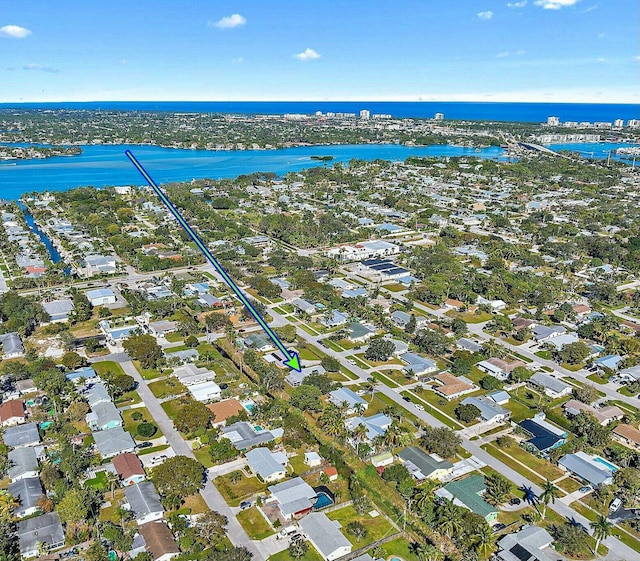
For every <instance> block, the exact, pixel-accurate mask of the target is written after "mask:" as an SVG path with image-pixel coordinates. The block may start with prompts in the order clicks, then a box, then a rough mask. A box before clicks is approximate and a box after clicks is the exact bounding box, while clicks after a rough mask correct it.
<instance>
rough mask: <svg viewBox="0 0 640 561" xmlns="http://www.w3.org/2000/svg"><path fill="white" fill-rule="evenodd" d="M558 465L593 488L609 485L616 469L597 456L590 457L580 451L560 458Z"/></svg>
mask: <svg viewBox="0 0 640 561" xmlns="http://www.w3.org/2000/svg"><path fill="white" fill-rule="evenodd" d="M558 465H559V466H560V467H561V468H563V469H565V470H566V471H568V472H570V473H572V474H574V475H575V476H577V477H579V478H580V479H582V480H584V481H586V482H587V483H589V484H591V485H593V486H594V487H595V486H597V485H600V484H604V485H611V483H613V474H614V472H615V471H616V470H617V469H618V468H617V466H614V465H613V464H611V463H610V462H607V461H605V460H603V459H602V458H600V457H599V456H590V455H589V454H585V453H584V452H582V451H581V452H576V453H575V454H566V455H565V456H562V458H560V459H559V460H558ZM609 466H612V467H609Z"/></svg>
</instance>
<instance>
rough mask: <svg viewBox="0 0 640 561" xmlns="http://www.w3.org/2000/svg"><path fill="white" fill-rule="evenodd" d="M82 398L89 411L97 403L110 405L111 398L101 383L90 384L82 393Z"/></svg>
mask: <svg viewBox="0 0 640 561" xmlns="http://www.w3.org/2000/svg"><path fill="white" fill-rule="evenodd" d="M84 397H85V398H86V400H87V403H88V404H89V407H91V409H93V408H94V407H95V406H96V405H97V404H98V403H111V396H110V395H109V392H108V391H107V388H106V387H105V385H104V384H103V383H102V382H95V383H94V384H91V385H90V386H89V387H88V388H87V389H86V390H85V391H84Z"/></svg>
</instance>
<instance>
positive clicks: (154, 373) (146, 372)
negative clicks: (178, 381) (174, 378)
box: [133, 360, 162, 380]
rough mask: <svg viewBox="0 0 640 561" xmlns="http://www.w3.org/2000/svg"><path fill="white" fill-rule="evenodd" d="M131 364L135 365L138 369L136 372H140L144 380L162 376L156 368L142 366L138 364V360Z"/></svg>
mask: <svg viewBox="0 0 640 561" xmlns="http://www.w3.org/2000/svg"><path fill="white" fill-rule="evenodd" d="M133 364H134V365H135V367H136V369H137V370H138V372H140V374H141V375H142V377H143V378H144V379H145V380H153V379H155V378H159V377H160V376H162V372H161V371H160V370H158V369H157V368H149V369H145V368H142V366H141V365H140V362H139V361H137V360H134V361H133Z"/></svg>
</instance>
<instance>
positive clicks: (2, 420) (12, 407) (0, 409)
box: [0, 399, 26, 427]
mask: <svg viewBox="0 0 640 561" xmlns="http://www.w3.org/2000/svg"><path fill="white" fill-rule="evenodd" d="M25 420H26V415H25V412H24V403H22V400H21V399H11V400H9V401H5V402H4V403H3V404H2V405H0V424H2V426H3V427H13V426H15V425H19V424H22V423H24V422H25Z"/></svg>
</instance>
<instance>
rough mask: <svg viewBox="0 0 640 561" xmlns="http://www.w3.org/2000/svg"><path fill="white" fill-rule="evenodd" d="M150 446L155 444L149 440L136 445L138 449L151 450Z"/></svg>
mask: <svg viewBox="0 0 640 561" xmlns="http://www.w3.org/2000/svg"><path fill="white" fill-rule="evenodd" d="M149 446H153V442H149V441H148V440H147V441H145V442H141V443H140V444H136V448H149Z"/></svg>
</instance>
